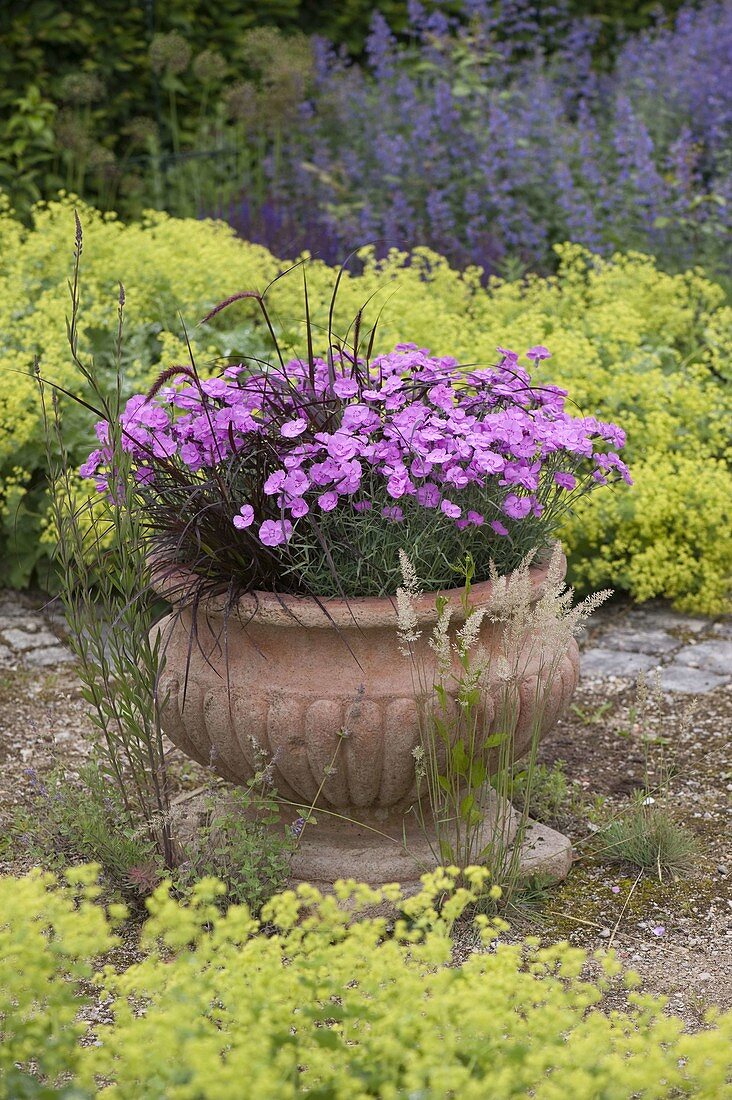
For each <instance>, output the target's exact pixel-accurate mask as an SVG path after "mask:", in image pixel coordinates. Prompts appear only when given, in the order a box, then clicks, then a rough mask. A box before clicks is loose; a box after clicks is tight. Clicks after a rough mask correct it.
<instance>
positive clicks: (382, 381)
mask: <svg viewBox="0 0 732 1100" xmlns="http://www.w3.org/2000/svg"><path fill="white" fill-rule="evenodd" d="M498 350H499V353H500V355H501V360H500V363H499V364H498V365H497V366H494V367H485V368H475V369H471V368H466V367H462V366H460V365H459V364H458V362H457V361H456V360H455V359H453V358H450V357H442V358H438V357H435V356H432V355H430V353H429V351H427V350H425V349H420V348H418V347H417V345H416V344H398V345H397V346H396V347H395V349H394V350H393V351H392V352H389V353H388V354H386V355H381V356H379V357H378V358H375V359H373V360H371V362H369V363H368V364H366V363H364V362H362V361H356V362H354V361H352V360H350V359H349V358H347V357H346V356H345V355H343V354H341V355H340V356H335V358H334V360H331V361H330V362H326V361H325V360H324V359H319V358H314V359H312V360H310V361H306V360H299V359H295V360H293V361H291V362H289V363H286V364H284V365H283V366H281V367H269V368H267V369H266V370H262V369H259V370H257V371H252V370H251V369H250V368H248V367H244V366H243V365H239V366H232V367H229V368H227V369H226V370H225V371H224V372H223V375H222V376H220V377H217V378H211V379H208V380H205V381H200V380H199V379H198V378H193V377H192V376H186V375H181V376H180V377H178V378H177V379H176V380H175V384H173V385H170V386H167V387H165V388H160V389H159V390H158V391H157V392H156V393H155V394H154V396H152V397H146V396H144V395H142V394H139V395H137V396H135V397H132V398H131V399H130V400H129V401H128V402H127V405H126V408H125V411H124V413H123V415H122V417H121V424H122V431H123V435H122V438H123V446H124V448H125V449H126V450H127V451H128V452H129V453H130V454H131V456H132V458H133V462H134V467H135V476H136V477H137V479H138V481H139V482H141V483H142V484H143V485H145V486H147V487H149V488H151V489H153V490H154V484H155V478H156V470H157V468H158V467H160V466H161V465H162V466H164V465H165V464H170V463H171V462H172V463H176V464H177V465H178V466H179V468H185V469H186V470H187V471H188V472H189V473H190V474H192V475H195V474H196V473H197V472H198V471H204V472H207V471H208V472H210V471H211V470H212V469H216V468H220V467H221V464H222V463H226V462H228V461H230V460H231V459H236V458H238V457H239V456H240V455H242V454H243V453H250V454H251V453H254V452H256V451H257V450H259V451H260V453H262V454H266V456H267V462H266V463H265V464H263V466H262V468H263V469H264V471H265V474H266V476H264V477H263V481H262V484H261V485H257V486H255V487H254V488H252V486H251V485H249V486H248V487H247V486H246V485H245V486H244V487H243V492H242V496H244V495H246V497H247V498H246V499H238V500H236V508H238V511H236V512H235V514H232V517H231V519H232V523H233V524H234V526H235V527H236V528H239V529H240V530H247V529H249V528H251V529H252V533H253V534H255V535H256V537H257V539H258V540H259V541H260V542H261V543H262V544H264V545H265V546H278V545H281V544H283V543H286V542H288V541H289V539H290V538H291V537H292V534H293V531H294V529H295V526H296V525H297V523H298V521H299V520H302V519H303V518H304V517H306V516H308V515H312V516H314V517H316V518H317V517H318V516H322V515H323V514H324V513H329V512H333V511H334V510H336V509H339V508H349V509H353V510H355V511H356V512H367V511H371V510H372V509H374V508H378V509H379V511H380V513H381V515H382V516H383V518H384V520H386V521H390V522H393V523H399V522H402V521H403V520H404V518H405V503H406V502H409V503H410V504H416V505H418V506H419V507H421V508H423V509H434V510H435V511H439V512H440V513H442V515H443V516H445V517H448V518H449V519H450V520H452V521H453V522H454V523H455V524H456V525H457V527H458V528H461V529H462V528H465V527H468V526H474V527H480V526H482V525H483V524H484V523H487V524H489V525H490V527H491V528H492V529H493V531H494V532H495V534H496V535H497V536H500V537H504V536H507V535H508V534H509V529H508V527H507V524H509V525H510V524H511V522H514V523H520V522H521V521H522V520H523V519H525V518H526V517H528V516H540V515H541V514H542V511H543V509H544V508H545V506H546V502H547V500H549V498H550V497H552V498H555V497H556V496H557V495H558V494H560V495H561V494H570V493H572V492H573V491H575V490H579V489H583V490H585V491H586V489H587V488H588V487H590V488H591V487H592V486H593V483H594V484H604V483H606V482H607V481H608V479H609V478H610V477H611V476H612V477H617V476H620V477H622V478H624V479H625V480H626V481H628V482H630V477H629V474H628V470H627V467H626V466H625V464H624V463H623V461H622V460H621V459H620V457H619V456H618V453H617V450H618V449H620V448H622V447H623V445H624V443H625V435H624V432H623V431H622V430H621V429H620V428H619V427H617V426H616V425H614V424H608V423H603V422H602V421H599V420H597V419H595V418H594V417H591V416H589V417H576V416H571V415H570V414H569V413H568V412H567V411H566V409H565V398H566V396H567V394H566V391H565V390H561V389H559V388H557V387H556V386H551V385H547V386H543V385H542V386H538V385H532V382H531V378H530V375H529V372H528V370H527V369H526V368H525V367H523V366H521V365H520V363H519V357H518V356H517V355H516V353H515V352H513V351H509V350H507V349H505V348H499V349H498ZM549 357H550V353H549V352H548V351H547V349H546V348H544V347H534V348H531V349H530V350H529V351H528V352H527V353H526V358H527V359H528V360H530V361H533V362H534V363H536V362H540V361H541V360H544V359H548V358H549ZM97 433H98V436H99V439H100V442H101V443H102V446H101V447H100V448H99V449H98V450H96V451H94V452H93V453H92V454H91V455H90V456H89V459H88V460H87V462H86V463H85V464H84V466H83V467H82V470H81V472H82V474H83V475H84V476H85V477H92V476H95V475H97V474H98V472H99V471H100V468H101V473H100V474H99V480H98V488H99V489H100V490H101V491H104V490H106V489H107V488H108V485H107V478H106V476H104V475H105V470H106V471H107V472H108V468H109V463H110V448H109V442H108V441H109V434H108V425H107V424H106V423H105V422H102V423H100V424H98V425H97ZM375 486H376V487H377V489H378V491H375V488H374V487H375ZM476 490H484V491H485V500H486V508H484V509H483V510H481V511H479V510H476V508H475V507H471V508H467V507H466V505H465V499H464V498H465V497H466V496H467V495H468V494H469V496H470V500H471V502H473V503H474V502H475V499H476ZM478 499H482V498H481V497H480V495H479V496H478ZM488 509H490V511H488Z"/></svg>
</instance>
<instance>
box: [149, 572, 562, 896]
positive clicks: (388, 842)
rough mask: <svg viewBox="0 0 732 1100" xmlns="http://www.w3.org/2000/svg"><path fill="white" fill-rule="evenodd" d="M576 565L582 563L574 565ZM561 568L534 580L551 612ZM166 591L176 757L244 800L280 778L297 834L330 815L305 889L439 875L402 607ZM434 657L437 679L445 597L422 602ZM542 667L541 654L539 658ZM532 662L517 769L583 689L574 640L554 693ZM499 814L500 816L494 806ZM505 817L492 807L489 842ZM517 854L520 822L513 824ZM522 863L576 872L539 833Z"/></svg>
mask: <svg viewBox="0 0 732 1100" xmlns="http://www.w3.org/2000/svg"><path fill="white" fill-rule="evenodd" d="M565 564H566V563H565ZM546 572H547V566H546V565H543V566H536V567H534V568H532V569H531V571H530V576H531V584H532V593H533V598H534V599H538V598H539V596H540V595H541V592H542V584H543V582H544V580H545V578H546ZM156 587H157V588H158V590H159V591H161V593H163V594H165V595H166V596H167V598H168V599H169V600H171V601H172V602H173V603H174V610H173V612H172V613H171V614H170V615H168V616H167V617H166V618H165V619H163V620H162V621H161V622H160V623H159V624H158V626H157V628H156V629H157V630H159V631H160V632H161V633H162V640H163V645H164V652H165V667H164V671H163V675H162V678H161V685H160V689H161V698H164V699H167V702H166V704H165V706H164V710H163V727H164V730H165V732H166V734H167V735H168V737H169V738H170V739H171V741H173V742H174V744H175V745H177V746H178V747H179V748H180V749H182V750H183V752H185V753H186V754H187V755H189V756H191V757H193V759H195V760H197V761H198V762H199V763H201V764H203V765H205V766H210V767H211V768H213V769H214V770H215V771H216V772H217V773H218V774H219V775H221V776H223V777H224V778H225V779H227V780H230V781H231V782H232V783H236V784H246V783H248V782H249V781H250V780H251V779H252V777H253V776H254V774H255V773H256V772H261V770H262V768H263V767H264V766H265V765H266V766H267V767H268V769H269V772H270V774H271V777H272V781H273V783H274V786H275V788H276V791H277V794H278V796H279V797H280V798H281V799H283V800H285V808H284V809H283V814H285V815H286V818H287V820H294V819H295V818H297V817H298V815H299V811H298V807H302V808H307V807H310V806H311V805H313V804H314V805H315V808H316V809H315V816H316V819H317V824H315V825H308V827H307V828H306V830H305V833H304V835H303V838H302V842H301V843H300V844H299V846H298V848H297V851H296V853H295V856H294V860H293V868H292V873H293V877H294V878H295V879H299V880H307V881H311V882H316V883H318V884H329V883H332V882H333V881H334V880H335V879H337V878H348V877H354V878H357V879H359V880H361V881H367V882H371V883H373V884H377V883H383V882H393V881H400V882H402V883H403V884H404V883H409V882H413V881H415V880H417V879H418V877H419V875H420V874H421V873H423V872H424V871H425V870H427V869H429V868H430V867H432V866H434V865H435V864H436V862H438V860H437V859H436V858H435V855H434V846H433V845H432V844H431V842H430V838H429V837H426V836H425V830H424V826H423V825H420V824H419V823H418V821H417V817H416V816H415V814H414V813H410V812H409V811H410V808H411V807H413V805H414V803H415V800H416V798H417V785H416V776H415V758H414V755H413V750H414V749H415V748H416V747H417V746H418V745H419V744H420V723H419V719H418V701H417V699H416V698H415V686H414V681H413V672H412V665H411V663H410V660H409V659H408V658H407V657H405V656H404V654H403V653H402V652H401V651H400V645H399V640H398V636H397V609H396V601H395V600H393V599H390V598H359V599H350V600H348V601H345V600H339V599H326V600H323V601H321V602H317V601H315V600H313V599H310V598H303V597H294V596H278V595H274V594H272V593H268V592H257V593H252V594H248V595H246V596H243V597H242V598H241V599H240V600H239V601H238V603H237V604H236V605H235V606H234V607H233V608H231V607H228V608H227V605H226V600H225V599H224V598H223V597H213V598H209V599H207V600H205V601H201V602H200V603H198V605H197V606H196V608H195V612H194V610H193V607H192V606H190V605H187V604H186V600H185V595H184V594H185V592H186V589H190V575H187V574H186V573H185V572H184V571H182V570H181V571H176V572H167V571H162V570H159V569H156ZM490 593H491V584H490V582H487V583H484V584H476V585H474V586H473V587H472V589H471V604H472V606H474V607H481V606H485V604H486V603H487V601H488V599H489V596H490ZM443 595H445V596H446V597H447V599H448V600H449V601H450V603H451V605H452V607H453V621H454V622H457V623H459V622H460V619H461V616H463V617H464V613H463V612H462V609H461V604H460V595H461V592H460V591H459V590H453V591H450V592H446V593H443ZM417 617H418V620H419V623H420V627H421V628H422V635H421V638H420V639H419V641H418V642H417V643H416V644H415V648H416V649H417V651H418V653H417V655H418V657H419V659H420V660H423V661H425V662H426V663H427V664H428V665H429V664H431V665H432V666H434V662H435V655H434V653H433V652H432V650H431V649H430V648H429V645H428V637H429V634H430V631H431V629H432V627H433V626H434V624H435V622H436V620H437V612H436V609H435V594H434V593H431V594H429V595H426V596H424V597H421V598H420V600H419V601H418V606H417ZM502 629H503V627H502V625H501V624H495V623H491V622H490V621H489V620H488V619H484V621H483V623H482V624H481V627H480V638H479V641H480V644H481V645H482V646H483V647H484V648H485V650H487V651H497V650H498V648H499V646H500V643H501V636H500V631H501V630H502ZM525 644H526V646H527V647H528V648H527V653H528V652H529V650H530V649H531V645H530V639H526V642H525ZM543 667H544V666H542V667H539V666H538V665H537V663H536V661H532V660H531V659H527V661H526V663H525V667H523V669H522V680H521V683H520V686H519V691H518V696H517V702H518V711H519V712H518V719H517V723H516V731H515V738H514V745H513V754H514V756H515V757H520V756H522V755H523V754H524V753H525V752H526V751H527V750H528V748H529V746H530V742H531V738H532V727H533V725H534V723H535V717H536V707H537V702H536V700H537V697H538V696H539V695H541V694H542V693H543V694H544V704H543V707H542V712H541V731H540V732H541V736H544V735H545V734H546V733H547V732H548V731H549V730H550V729H551V728H552V726H553V725H554V724H555V723H556V721H557V719H558V718H559V717H560V715H561V714H562V712H563V710H564V708H565V707H566V706H567V704H568V702H569V700H570V698H571V696H572V694H573V692H574V690H575V687H576V684H577V678H578V674H579V652H578V649H577V645H576V643H575V642H574V640H572V641H571V643H570V645H569V648H568V649H567V650H566V652H565V653H564V654H563V655H562V656H561V659H560V660H559V661H558V663H557V664H556V667H555V670H554V674H553V675H552V678H551V683H550V684H547V685H546V691H545V692H544V691H543V688H544V686H545V685H544V684H542V683H541V678H542V674H543V673H542V668H543ZM499 692H500V685H499V684H498V682H496V683H489V685H488V687H487V688H486V690H485V691H484V693H483V697H482V701H481V705H482V707H483V708H484V710H485V714H484V721H483V723H482V726H483V727H484V728H485V730H486V736H488V735H489V733H490V731H491V722H492V720H493V717H494V713H495V709H496V700H497V699H498V693H499ZM494 801H495V800H494ZM497 814H498V809H497V807H495V805H494V804H493V803H492V802H491V800H490V798H487V799H486V806H485V815H486V816H485V828H486V830H490V829H491V828H492V827H494V825H495V818H496V815H497ZM501 819H502V822H503V824H502V828H503V829H504V830H508V832H509V834H510V835H509V837H508V839H509V840H510V839H512V837H513V834H514V832H515V829H516V821H515V816H514V815H513V814H512V813H511V812H510V810H509V812H508V815H506V814H503V815H502V816H501ZM522 860H523V862H524V863H525V864H526V866H527V868H535V869H542V870H544V871H547V872H549V873H550V874H553V875H554V876H555V877H557V878H561V877H563V875H564V874H566V872H567V870H568V867H569V863H570V861H571V848H570V845H569V842H568V841H567V840H566V839H565V838H563V837H561V835H560V834H557V833H554V832H553V830H549V829H547V828H546V827H544V826H538V825H535V826H533V827H532V829H530V830H529V833H528V834H527V836H526V839H525V840H524V850H523V852H522Z"/></svg>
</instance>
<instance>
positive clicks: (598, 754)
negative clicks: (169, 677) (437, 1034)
mask: <svg viewBox="0 0 732 1100" xmlns="http://www.w3.org/2000/svg"><path fill="white" fill-rule="evenodd" d="M40 603H41V601H40V600H34V599H33V598H32V597H27V596H21V597H19V596H17V594H6V595H3V594H2V593H0V827H2V831H3V835H7V832H8V825H9V822H10V819H11V818H12V814H13V809H14V807H18V806H21V805H23V806H28V805H32V802H33V798H34V794H33V787H34V783H35V782H36V780H35V776H36V775H41V776H42V775H43V774H45V773H47V772H48V771H50V770H51V769H52V768H53V767H54V766H59V765H60V766H62V767H63V768H64V769H65V770H66V771H67V772H71V773H73V772H74V771H76V770H77V769H78V768H79V766H80V765H81V764H82V763H83V761H84V759H85V756H86V754H87V737H88V735H89V733H90V729H91V727H90V723H89V720H88V718H87V716H86V704H85V703H84V701H83V699H82V698H81V693H80V688H79V683H78V681H77V680H76V678H75V676H74V672H73V664H72V663H71V662H70V660H69V657H68V654H67V651H66V650H65V649H64V648H63V646H62V644H61V642H60V641H59V639H58V636H57V634H58V629H57V627H58V623H57V620H55V619H54V617H53V616H51V617H50V618H49V617H44V616H43V615H42V613H41V612H40V611H39V607H40ZM583 648H584V656H583V677H582V682H581V684H580V687H579V689H578V691H577V694H576V696H575V698H574V700H573V705H572V709H571V710H570V712H569V713H568V714H567V715H566V716H565V718H564V719H563V720H562V721H561V723H560V724H559V725H558V727H557V729H556V730H555V731H554V732H553V734H552V735H551V736H550V738H549V739H548V740H547V741H546V742H545V743H544V744H543V745H542V747H541V750H540V759H541V760H542V761H543V762H545V763H547V764H549V765H551V764H554V763H556V762H557V761H559V760H561V761H564V763H565V771H566V775H567V778H568V779H569V780H570V781H571V790H572V797H571V799H570V800H569V803H568V805H567V806H566V808H565V810H564V811H563V812H562V814H560V817H559V819H558V820H557V821H554V822H549V824H553V825H555V827H558V828H560V829H561V830H562V831H563V832H565V833H567V834H568V835H569V836H570V837H571V839H572V841H573V844H574V847H575V853H576V861H575V865H574V868H573V870H572V872H571V874H570V876H569V878H568V879H567V881H566V882H565V883H563V884H562V885H560V886H559V887H557V888H555V889H553V890H552V891H551V892H550V893H549V894H548V895H547V896H546V897H545V898H544V899H543V900H542V901H541V903H540V904H539V905H538V906H537V907H536V908H535V909H532V910H530V911H527V912H526V913H525V914H523V913H520V914H517V915H515V917H514V918H512V919H513V924H514V928H515V930H516V932H521V933H523V932H525V931H527V930H529V928H530V930H531V931H532V932H533V933H537V932H538V934H540V935H541V936H542V937H544V938H546V939H547V940H556V939H559V938H569V939H570V940H571V941H572V942H573V943H576V944H578V945H582V946H584V947H586V948H588V949H590V950H594V949H596V948H599V947H603V946H608V945H612V946H614V947H615V948H616V949H617V952H618V955H619V957H620V959H621V961H622V962H623V963H624V964H625V965H626V966H627V967H629V968H631V969H633V970H636V971H637V972H638V973H639V974H640V976H641V978H642V982H643V989H644V990H645V991H647V992H652V993H662V994H665V995H666V996H667V997H668V998H669V1007H670V1009H671V1010H673V1011H674V1012H676V1013H678V1014H680V1015H682V1016H683V1017H684V1018H685V1019H686V1020H687V1023H688V1024H689V1025H690V1026H698V1024H699V1022H700V1021H701V1019H702V1016H703V1013H704V1011H705V1009H706V1008H707V1007H709V1006H710V1005H712V1004H716V1005H719V1006H721V1007H724V1008H730V1007H732V838H731V837H730V797H731V795H732V743H731V740H730V730H731V728H732V622H730V620H729V619H722V620H717V621H712V620H706V619H699V618H691V617H685V616H679V615H676V614H674V613H672V612H669V611H668V609H666V608H664V607H663V606H655V607H645V608H633V607H630V606H624V605H614V606H612V607H611V608H609V609H608V610H606V611H604V612H602V613H600V614H598V616H597V618H596V620H595V621H594V623H593V626H592V629H591V630H590V631H589V632H588V634H587V636H586V637H585V639H584V641H583ZM639 672H643V673H644V674H645V675H647V676H648V677H649V678H650V679H651V680H653V678H654V677H658V678H659V679H660V686H661V693H660V696H659V699H658V704H657V706H655V707H654V708H652V711H651V714H650V717H649V720H648V724H647V727H646V730H645V735H644V730H643V729H642V728H641V725H640V724H639V722H638V720H637V714H636V689H635V684H634V678H635V676H636V675H637V674H638V673H639ZM172 756H173V761H174V764H175V767H174V772H177V773H179V774H185V776H186V778H185V780H184V782H185V784H186V785H188V784H190V783H191V782H192V781H195V776H194V775H193V774H192V772H191V769H190V768H189V767H187V766H185V765H184V764H183V761H182V758H181V759H178V756H179V754H177V750H172ZM647 773H648V774H649V775H650V779H651V782H652V783H662V784H663V785H664V787H665V788H666V790H667V798H668V800H669V805H670V807H671V809H672V811H673V813H674V815H675V817H676V819H677V820H678V821H679V822H681V823H683V824H685V825H687V826H688V827H689V828H691V829H692V830H693V831H694V833H695V834H696V835H697V836H698V838H699V842H700V854H699V856H698V858H697V859H696V860H695V864H694V867H693V869H692V870H691V872H690V873H689V874H687V875H684V877H683V878H679V879H677V880H675V881H674V880H673V879H669V878H668V877H665V878H664V881H663V882H658V880H657V878H656V879H654V877H653V876H643V877H641V878H640V879H638V880H637V872H636V871H635V870H634V869H633V868H631V867H628V866H622V865H615V866H613V865H611V864H607V863H603V862H602V861H601V856H593V855H592V853H591V848H592V843H593V839H594V836H595V834H596V831H597V829H598V822H600V821H602V820H604V817H606V816H607V815H608V814H612V813H613V812H616V811H618V810H620V809H621V808H622V807H623V805H625V804H626V803H627V800H628V798H629V796H631V795H632V793H633V792H634V791H637V790H642V789H643V786H644V781H645V777H646V774H647ZM4 856H5V858H4V860H0V871H4V872H13V871H15V872H18V871H22V870H24V869H25V867H24V861H23V858H22V857H20V856H16V854H15V853H14V852H13V851H12V850H10V849H9V848H8V847H7V846H6V848H5V851H4ZM636 880H637V881H636ZM474 948H475V939H474V937H473V936H471V934H470V932H469V930H467V929H462V930H458V940H457V943H456V957H457V958H461V957H465V955H466V954H467V953H469V952H470V951H471V950H473V949H474ZM622 996H623V995H622V993H620V992H618V993H617V995H614V997H611V998H610V1003H620V1001H622Z"/></svg>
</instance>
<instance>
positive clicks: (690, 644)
mask: <svg viewBox="0 0 732 1100" xmlns="http://www.w3.org/2000/svg"><path fill="white" fill-rule="evenodd" d="M580 648H581V649H582V659H581V664H580V668H581V674H582V676H583V677H586V678H587V679H631V678H633V679H634V678H635V677H637V676H638V675H639V674H640V673H645V672H652V670H653V669H658V670H659V672H660V684H661V689H662V691H664V692H679V693H688V694H705V693H706V692H709V691H715V690H716V689H717V688H724V687H729V686H730V685H732V618H730V617H729V616H727V617H723V618H720V619H718V620H714V619H704V618H702V617H701V616H696V615H682V614H680V613H678V612H675V611H671V610H669V609H668V608H667V607H664V606H663V605H657V604H650V605H647V606H645V607H631V608H629V609H628V610H624V609H622V608H621V609H617V607H615V608H611V609H609V610H604V611H603V610H601V611H600V613H599V614H598V615H597V616H596V618H595V619H594V620H593V621H591V623H590V626H589V629H588V630H587V631H586V632H585V636H584V638H583V639H581V641H580Z"/></svg>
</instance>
